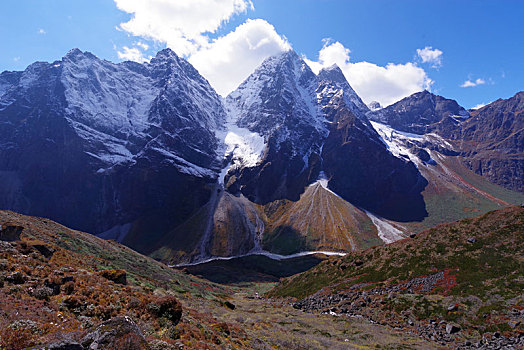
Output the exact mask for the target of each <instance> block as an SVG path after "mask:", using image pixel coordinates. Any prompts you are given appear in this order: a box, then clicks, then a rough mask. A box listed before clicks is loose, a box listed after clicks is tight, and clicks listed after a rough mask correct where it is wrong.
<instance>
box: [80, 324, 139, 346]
mask: <svg viewBox="0 0 524 350" xmlns="http://www.w3.org/2000/svg"><path fill="white" fill-rule="evenodd" d="M81 344H82V346H83V347H84V348H85V349H89V350H101V349H124V348H125V349H137V350H138V349H148V348H149V347H148V345H147V342H146V340H145V338H144V335H143V334H142V331H141V330H140V328H138V326H137V325H136V323H135V322H134V321H133V320H132V319H131V318H130V317H127V316H124V317H115V318H112V319H110V320H108V321H106V322H104V323H102V324H100V325H99V326H97V327H96V328H95V329H94V330H92V331H90V332H89V333H88V334H87V335H86V336H85V337H84V338H83V339H82V341H81Z"/></svg>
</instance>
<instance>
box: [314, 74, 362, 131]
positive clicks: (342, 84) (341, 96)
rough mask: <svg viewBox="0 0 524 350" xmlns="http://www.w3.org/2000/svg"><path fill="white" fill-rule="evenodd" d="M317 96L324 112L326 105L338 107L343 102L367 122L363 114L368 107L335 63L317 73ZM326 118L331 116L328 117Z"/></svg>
mask: <svg viewBox="0 0 524 350" xmlns="http://www.w3.org/2000/svg"><path fill="white" fill-rule="evenodd" d="M317 98H318V103H319V104H320V105H321V107H322V108H323V109H324V112H326V111H325V108H326V107H335V108H339V107H341V104H344V105H345V106H346V107H347V108H349V110H350V111H351V112H353V114H354V115H355V116H357V117H358V118H359V119H361V120H363V121H365V122H366V123H367V119H366V116H365V114H366V113H367V112H369V109H368V107H367V106H366V105H365V104H364V102H362V100H361V99H360V97H359V96H358V94H357V93H356V92H355V90H353V88H352V87H351V85H350V84H349V82H348V81H347V79H346V77H345V76H344V73H343V72H342V70H341V69H340V67H339V66H337V65H336V64H334V65H332V66H330V67H328V68H323V69H322V70H321V71H320V72H319V73H318V88H317ZM327 114H329V113H327ZM328 119H330V120H331V119H332V118H329V117H328Z"/></svg>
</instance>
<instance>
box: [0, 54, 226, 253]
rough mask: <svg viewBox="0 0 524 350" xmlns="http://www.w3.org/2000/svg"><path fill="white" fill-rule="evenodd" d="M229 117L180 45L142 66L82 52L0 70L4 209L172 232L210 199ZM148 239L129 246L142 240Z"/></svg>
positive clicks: (84, 226) (103, 227)
mask: <svg viewBox="0 0 524 350" xmlns="http://www.w3.org/2000/svg"><path fill="white" fill-rule="evenodd" d="M225 115H226V114H225V110H224V107H223V103H222V99H221V98H220V97H219V96H218V95H217V94H216V92H215V91H214V90H213V88H212V87H211V86H210V85H209V83H208V82H207V81H206V80H205V79H204V78H203V77H202V76H200V74H198V71H197V70H196V69H194V68H193V67H192V66H191V65H190V64H189V63H188V62H187V61H185V60H184V59H183V58H180V57H178V56H177V55H176V54H175V53H174V52H172V51H171V50H163V51H161V52H159V53H158V54H157V56H156V57H155V58H154V59H152V61H151V62H150V63H143V64H141V63H136V62H122V63H112V62H109V61H106V60H102V59H99V58H97V57H96V56H95V55H93V54H91V53H89V52H83V51H81V50H79V49H73V50H71V51H69V52H68V53H67V54H66V55H65V56H64V57H63V58H62V59H61V60H60V61H56V62H53V63H42V62H39V63H34V64H32V65H30V66H29V67H28V68H27V69H26V70H25V71H23V72H11V73H2V74H1V75H0V120H2V121H4V123H3V127H2V128H0V146H1V145H4V146H3V147H0V194H1V195H0V207H3V208H9V209H12V210H15V211H23V212H25V213H29V214H34V215H40V216H45V217H50V218H53V219H56V220H59V221H61V222H62V223H65V224H67V225H69V226H72V227H74V228H77V229H81V230H84V231H88V232H91V233H101V232H104V231H107V230H110V229H112V228H118V227H131V226H132V223H140V225H143V226H141V227H142V228H144V227H147V226H148V225H149V224H151V225H152V226H151V227H153V226H155V227H156V228H155V230H154V232H155V234H162V233H163V232H166V231H167V230H169V229H171V228H172V227H173V226H176V225H177V224H179V223H181V222H183V221H184V220H186V219H187V218H188V217H189V216H190V215H192V214H193V212H194V211H195V210H196V209H197V208H200V207H201V206H202V205H203V204H205V203H206V202H207V201H208V200H209V195H210V190H209V186H210V184H211V183H213V181H214V180H215V179H216V177H217V175H218V173H219V171H220V167H221V165H222V164H221V159H218V158H219V156H218V149H219V140H218V139H217V138H216V136H215V132H214V131H215V129H216V128H217V127H219V126H221V125H223V123H224V122H225ZM5 145H10V146H9V147H6V146H5ZM42 160H46V161H45V162H43V161H42ZM57 169H58V170H59V171H57ZM34 174H39V176H40V177H41V178H45V179H46V181H44V182H36V183H35V182H34V180H33V179H34ZM27 184H32V185H31V186H29V185H27ZM50 188H52V189H53V191H49V189H50ZM44 192H45V193H46V196H42V195H41V194H42V193H44ZM157 225H158V226H157ZM126 232H127V231H126ZM123 236H125V235H123ZM146 236H147V235H144V236H142V237H138V236H137V237H134V238H129V239H132V240H131V241H129V244H130V245H131V246H134V247H135V248H139V249H141V248H142V247H141V246H140V245H141V242H142V240H147V239H148V238H147V237H146Z"/></svg>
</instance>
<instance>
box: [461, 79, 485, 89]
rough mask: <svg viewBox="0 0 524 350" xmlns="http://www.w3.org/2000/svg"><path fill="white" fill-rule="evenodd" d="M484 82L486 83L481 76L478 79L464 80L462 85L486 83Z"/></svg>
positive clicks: (472, 85) (470, 85)
mask: <svg viewBox="0 0 524 350" xmlns="http://www.w3.org/2000/svg"><path fill="white" fill-rule="evenodd" d="M484 84H486V81H485V80H484V79H481V78H478V79H477V80H471V79H468V80H466V81H465V82H463V83H462V85H460V87H463V88H465V87H475V86H479V85H484Z"/></svg>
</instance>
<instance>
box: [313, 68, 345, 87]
mask: <svg viewBox="0 0 524 350" xmlns="http://www.w3.org/2000/svg"><path fill="white" fill-rule="evenodd" d="M318 77H319V79H321V80H329V81H332V82H334V83H341V84H344V83H347V79H346V77H345V76H344V73H343V72H342V69H340V67H339V66H338V65H337V64H336V63H335V64H333V65H331V66H329V67H327V68H322V69H321V70H320V72H319V73H318Z"/></svg>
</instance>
